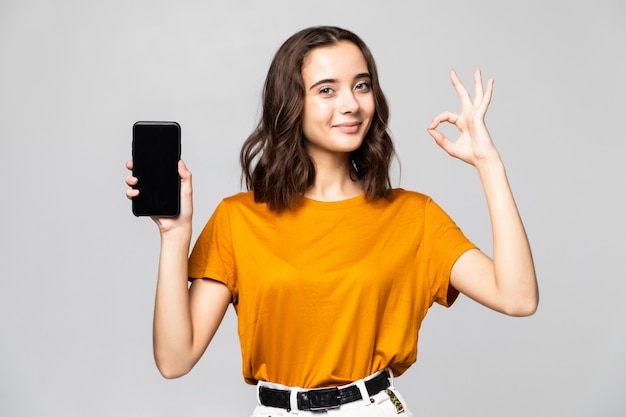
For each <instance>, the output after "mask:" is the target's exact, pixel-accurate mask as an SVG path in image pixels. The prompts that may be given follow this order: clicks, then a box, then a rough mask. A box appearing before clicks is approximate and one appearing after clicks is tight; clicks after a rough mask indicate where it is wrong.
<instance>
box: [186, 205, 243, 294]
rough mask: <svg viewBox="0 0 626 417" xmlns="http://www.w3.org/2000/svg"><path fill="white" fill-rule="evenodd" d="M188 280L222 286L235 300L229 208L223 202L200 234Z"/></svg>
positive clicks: (235, 278)
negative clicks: (205, 279)
mask: <svg viewBox="0 0 626 417" xmlns="http://www.w3.org/2000/svg"><path fill="white" fill-rule="evenodd" d="M188 268H189V278H190V279H197V278H209V279H212V280H215V281H219V282H221V283H223V284H225V285H226V286H227V287H228V289H229V290H230V291H231V293H232V294H233V300H236V298H237V274H236V268H235V256H234V252H233V245H232V228H231V222H230V216H229V212H228V205H227V203H226V202H225V201H222V202H221V203H220V204H219V205H218V206H217V208H216V209H215V212H214V213H213V215H212V216H211V218H210V219H209V221H208V222H207V224H206V226H205V227H204V229H203V230H202V232H201V233H200V236H199V237H198V240H197V241H196V244H195V245H194V247H193V250H192V251H191V256H190V257H189V264H188Z"/></svg>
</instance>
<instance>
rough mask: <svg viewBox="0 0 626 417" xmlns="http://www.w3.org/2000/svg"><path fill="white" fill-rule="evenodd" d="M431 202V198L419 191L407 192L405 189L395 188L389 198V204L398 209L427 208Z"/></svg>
mask: <svg viewBox="0 0 626 417" xmlns="http://www.w3.org/2000/svg"><path fill="white" fill-rule="evenodd" d="M430 202H432V198H430V196H428V195H426V194H423V193H420V192H417V191H411V190H405V189H404V188H394V189H393V190H391V196H390V198H389V204H390V205H392V206H396V207H401V206H414V207H425V206H427V205H428V204H429V203H430Z"/></svg>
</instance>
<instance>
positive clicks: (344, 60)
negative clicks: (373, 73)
mask: <svg viewBox="0 0 626 417" xmlns="http://www.w3.org/2000/svg"><path fill="white" fill-rule="evenodd" d="M366 72H368V68H367V62H366V61H365V57H364V56H363V53H362V52H361V50H360V49H359V47H358V46H356V45H355V44H353V43H352V42H348V41H341V42H339V43H337V44H335V45H329V46H322V47H319V48H315V49H313V50H312V51H311V52H309V53H308V54H307V55H306V57H305V58H304V61H303V63H302V77H303V78H304V80H305V82H306V81H316V80H318V79H324V78H330V79H340V78H343V77H349V78H352V77H354V76H355V75H357V74H362V73H366Z"/></svg>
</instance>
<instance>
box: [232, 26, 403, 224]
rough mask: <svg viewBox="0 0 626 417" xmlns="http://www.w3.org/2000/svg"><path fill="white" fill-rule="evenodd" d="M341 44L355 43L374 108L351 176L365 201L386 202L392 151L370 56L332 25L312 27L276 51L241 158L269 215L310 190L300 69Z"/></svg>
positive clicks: (384, 103) (250, 183) (385, 106)
mask: <svg viewBox="0 0 626 417" xmlns="http://www.w3.org/2000/svg"><path fill="white" fill-rule="evenodd" d="M341 41H348V42H351V43H353V44H355V45H356V46H357V47H358V48H359V49H360V50H361V52H362V53H363V57H364V58H365V61H366V63H367V67H368V71H369V73H370V76H371V88H372V92H373V94H374V103H375V110H374V116H373V117H372V122H371V125H370V128H369V130H368V132H367V134H366V135H365V138H364V139H363V143H362V144H361V146H360V147H359V148H358V149H356V150H354V151H353V152H351V154H350V158H351V176H352V178H354V179H357V180H360V181H362V182H363V188H364V192H365V197H366V199H367V200H370V201H371V200H374V199H376V198H379V197H385V198H390V195H391V181H390V179H389V167H390V164H391V158H392V156H393V154H394V148H393V143H392V141H391V137H390V135H389V132H388V121H389V106H388V104H387V100H386V99H385V96H384V94H383V92H382V90H381V88H380V84H379V80H378V72H377V70H376V63H375V62H374V57H373V56H372V53H371V52H370V50H369V48H368V47H367V45H366V44H365V43H364V42H363V41H362V40H361V38H359V37H358V36H357V35H356V34H354V33H352V32H350V31H348V30H345V29H341V28H338V27H334V26H315V27H311V28H307V29H303V30H301V31H299V32H297V33H296V34H294V35H293V36H291V37H290V38H289V39H287V40H286V41H285V43H283V44H282V46H281V47H280V48H279V49H278V51H277V52H276V55H275V56H274V59H273V60H272V63H271V65H270V68H269V70H268V73H267V78H266V79H265V85H264V88H263V95H262V105H263V111H262V115H261V118H260V120H259V123H258V125H257V127H256V129H255V130H254V131H253V132H252V134H251V135H250V136H249V137H248V139H247V140H246V141H245V142H244V144H243V147H242V149H241V153H240V155H239V160H240V163H241V167H242V170H243V172H242V180H243V179H244V178H245V183H246V186H247V189H248V190H252V191H253V192H254V200H255V201H257V202H265V203H267V204H268V206H269V208H270V209H271V210H274V211H277V212H280V211H282V210H284V209H286V208H292V207H293V204H294V200H295V198H296V197H297V196H301V195H303V194H304V193H305V192H306V191H307V190H308V189H309V188H310V187H311V186H313V183H314V181H315V165H314V163H313V160H312V159H311V157H310V156H309V154H308V153H307V150H306V138H305V137H304V134H303V131H302V114H303V111H304V95H305V87H304V82H303V79H302V65H303V61H304V59H305V57H306V56H307V55H308V54H309V53H310V52H311V51H312V50H313V49H315V48H320V47H323V46H331V45H336V44H337V43H339V42H341Z"/></svg>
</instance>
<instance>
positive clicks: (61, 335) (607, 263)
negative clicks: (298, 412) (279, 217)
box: [0, 0, 626, 417]
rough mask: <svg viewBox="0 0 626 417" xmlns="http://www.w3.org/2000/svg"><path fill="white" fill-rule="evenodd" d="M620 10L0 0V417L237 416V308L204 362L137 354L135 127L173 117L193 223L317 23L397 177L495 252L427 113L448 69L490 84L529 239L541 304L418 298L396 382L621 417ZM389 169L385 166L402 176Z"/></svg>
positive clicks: (474, 401)
mask: <svg viewBox="0 0 626 417" xmlns="http://www.w3.org/2000/svg"><path fill="white" fill-rule="evenodd" d="M625 22H626V3H624V2H623V1H620V0H613V1H610V0H599V1H593V2H590V1H578V2H568V1H552V2H551V1H541V2H539V1H534V0H532V1H523V2H522V1H518V2H504V1H495V0H494V1H478V0H477V1H471V2H468V1H462V0H450V1H447V2H437V1H429V2H407V1H386V2H383V1H364V0H361V1H344V2H335V1H325V0H320V1H316V2H307V3H301V2H293V1H286V0H282V1H281V0H272V1H265V2H252V1H242V0H240V1H232V2H224V1H221V2H215V1H203V2H201V1H189V0H182V1H178V2H166V1H154V0H153V1H147V0H143V1H121V0H108V1H106V2H104V1H102V2H95V1H94V2H85V1H79V0H59V1H55V2H51V1H44V0H1V2H0V178H2V181H3V182H2V183H3V192H2V197H1V204H0V249H1V251H0V257H1V258H0V259H1V260H0V337H1V339H0V415H2V416H16V417H21V416H38V417H44V416H81V417H83V416H90V417H97V416H211V415H221V416H247V415H249V414H250V412H251V411H252V408H253V407H254V404H255V399H254V388H252V387H250V386H247V385H245V384H244V382H243V380H242V378H241V371H240V356H239V346H238V341H237V336H236V317H235V314H234V312H233V310H232V309H231V310H230V311H229V313H228V315H227V317H226V319H225V321H224V323H223V325H222V327H221V328H220V330H219V332H218V334H217V336H216V338H215V340H214V342H213V343H212V345H211V346H210V347H209V349H208V351H207V352H206V354H205V356H204V357H203V359H202V360H201V361H200V363H199V364H198V366H197V367H196V368H195V369H194V370H193V371H192V372H191V373H190V374H189V375H187V376H185V377H183V378H181V379H178V380H173V381H167V380H164V379H162V378H161V377H160V375H159V374H158V372H157V370H156V367H155V366H154V363H153V359H152V350H151V320H152V306H153V297H154V288H155V279H156V277H155V271H156V266H157V258H158V247H159V239H158V232H157V230H156V227H155V226H154V225H153V224H152V222H151V221H149V220H147V219H137V218H135V217H133V216H132V214H131V210H130V203H129V202H128V201H127V200H126V199H125V197H124V190H125V185H124V177H125V175H126V170H125V169H124V162H125V161H126V160H127V159H129V158H130V144H131V126H132V123H133V122H134V121H136V120H141V119H144V120H145V119H156V120H158V119H164V120H177V121H178V122H180V123H181V125H182V128H183V158H184V159H185V161H186V162H187V164H188V165H189V167H190V169H191V170H192V172H193V173H194V185H195V190H194V191H195V210H196V211H195V212H196V217H195V219H194V227H195V230H194V235H196V236H197V233H199V231H200V229H201V227H202V226H203V225H204V223H205V222H206V220H207V219H208V217H209V215H210V214H211V212H212V211H213V209H214V207H215V206H216V205H217V203H218V202H219V200H220V199H221V198H222V197H224V196H227V195H230V194H233V193H235V192H237V191H239V190H240V183H239V167H238V163H237V158H238V151H239V147H240V145H241V143H242V141H243V140H244V139H245V138H246V136H247V135H248V133H249V132H250V131H251V129H252V128H253V127H254V125H255V121H256V118H257V116H258V114H259V94H260V90H261V86H262V83H263V79H264V77H265V73H266V70H267V68H268V65H269V62H270V59H271V57H272V55H273V53H274V51H275V50H276V49H277V48H278V46H279V45H280V43H282V41H284V40H285V39H286V38H287V37H288V36H289V35H291V34H292V33H293V32H295V31H296V30H299V29H301V28H303V27H305V26H310V25H317V24H336V25H340V26H344V27H346V28H349V29H352V30H354V31H355V32H357V33H358V34H360V35H361V36H362V37H363V38H364V40H365V41H366V42H367V43H368V44H369V45H370V47H371V49H372V50H373V52H374V55H375V56H376V58H377V62H378V65H379V70H380V73H381V78H382V84H383V87H384V89H385V92H386V94H387V97H388V99H389V102H390V104H391V111H392V121H391V128H392V131H393V135H394V138H395V141H396V146H397V151H398V156H399V157H398V160H399V164H397V165H396V167H395V168H394V181H395V185H397V186H402V187H404V188H410V189H416V190H420V191H422V192H425V193H428V194H430V195H432V196H433V197H434V198H435V199H436V200H437V201H438V202H439V203H440V204H441V205H442V206H443V207H444V208H445V209H446V210H447V211H448V212H449V213H450V214H451V215H452V216H453V218H455V220H457V222H458V223H459V224H460V225H461V227H462V228H463V229H464V230H465V232H466V233H467V234H468V236H470V238H472V239H473V240H474V241H475V242H476V243H478V244H479V245H480V246H481V247H482V248H483V249H484V250H485V251H487V252H490V251H491V247H490V230H489V222H488V216H487V212H486V207H485V203H484V201H483V195H482V191H481V188H480V184H479V182H478V178H477V176H476V174H475V173H474V171H473V169H472V168H471V167H469V166H466V165H464V164H463V163H461V162H459V161H457V160H453V159H451V158H449V157H448V156H447V155H445V154H444V153H443V151H441V150H440V149H439V148H438V147H437V146H436V145H435V144H434V142H433V141H432V140H431V139H430V137H429V136H428V135H427V133H426V126H427V125H428V122H429V121H430V119H431V118H432V117H433V116H434V115H435V114H437V113H439V112H440V111H443V110H446V109H450V110H455V111H456V110H458V108H459V105H458V100H457V98H456V95H455V93H454V90H453V89H452V87H451V85H450V83H449V80H448V76H447V73H448V71H449V70H450V69H451V68H455V69H456V70H457V71H458V72H459V74H460V75H461V77H462V79H463V80H464V81H465V82H466V83H468V84H469V83H471V80H472V71H473V70H474V68H477V67H480V68H482V69H483V72H484V74H485V76H486V77H494V78H495V80H496V83H495V95H494V99H493V102H492V107H491V110H490V112H489V114H488V125H489V127H490V130H491V133H492V135H493V137H494V140H495V141H496V144H497V146H498V148H499V149H500V151H501V153H502V155H503V158H504V160H505V162H506V164H507V168H508V174H509V177H510V181H511V183H512V186H513V188H514V192H515V195H516V198H517V201H518V204H519V207H520V210H521V212H522V214H523V217H524V220H525V224H526V227H527V230H528V234H529V236H530V239H531V242H532V245H533V251H534V256H535V259H536V266H537V272H538V275H539V280H540V287H541V305H540V308H539V311H538V312H537V314H536V315H535V316H533V317H531V318H527V319H514V318H509V317H505V316H501V315H498V314H496V313H493V312H491V311H489V310H487V309H485V308H484V307H481V306H480V305H477V304H475V303H473V302H471V301H469V300H468V299H466V298H461V299H460V300H459V301H458V303H457V304H456V305H455V306H454V308H452V309H450V310H446V309H443V308H441V307H437V306H436V307H433V308H432V309H431V312H430V314H429V316H428V317H427V319H426V321H425V323H424V325H423V328H422V331H421V340H420V345H419V347H420V355H419V359H418V363H417V364H416V365H415V366H413V367H412V368H411V369H410V370H409V371H408V372H407V373H406V374H405V375H404V376H402V377H401V378H399V379H398V380H397V385H398V386H399V387H400V388H401V390H403V391H404V394H405V396H406V397H408V398H410V404H411V407H412V408H413V410H414V411H415V412H416V414H417V415H419V416H433V417H434V416H449V415H458V416H499V415H507V416H529V415H530V416H572V417H573V416H616V417H617V416H623V415H624V413H626V399H625V397H624V387H625V386H626V359H625V358H624V352H625V351H626V338H625V332H624V324H623V322H624V319H625V318H626V307H625V304H624V297H625V296H626V280H625V278H626V267H625V262H624V258H625V257H626V254H625V249H626V245H625V244H624V233H625V232H626V227H625V224H624V198H623V192H624V185H623V182H624V178H625V175H624V174H625V172H624V163H623V154H624V151H625V150H626V147H625V146H624V133H623V126H622V125H623V123H624V114H625V111H626V106H625V104H624V97H625V96H626V83H625V81H624V74H626V60H625V58H624V44H625V41H626V24H625ZM400 165H401V170H400V167H399V166H400Z"/></svg>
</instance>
